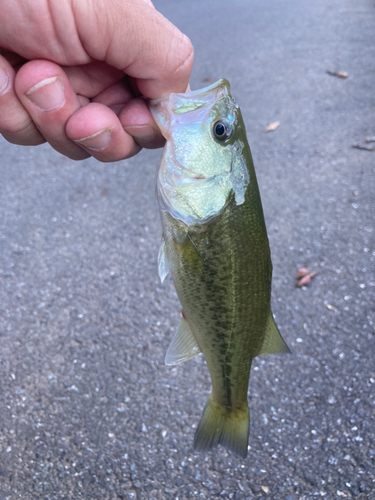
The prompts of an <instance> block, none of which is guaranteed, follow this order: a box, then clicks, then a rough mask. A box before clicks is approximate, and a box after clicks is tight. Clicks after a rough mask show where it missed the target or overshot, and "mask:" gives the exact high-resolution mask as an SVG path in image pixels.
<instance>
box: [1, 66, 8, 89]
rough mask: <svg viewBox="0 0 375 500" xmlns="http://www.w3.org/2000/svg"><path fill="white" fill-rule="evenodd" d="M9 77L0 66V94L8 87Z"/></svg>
mask: <svg viewBox="0 0 375 500" xmlns="http://www.w3.org/2000/svg"><path fill="white" fill-rule="evenodd" d="M8 83H9V76H8V75H7V73H6V72H5V70H4V69H3V68H2V67H1V66H0V93H1V92H4V90H5V89H6V88H7V87H8Z"/></svg>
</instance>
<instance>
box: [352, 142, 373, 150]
mask: <svg viewBox="0 0 375 500" xmlns="http://www.w3.org/2000/svg"><path fill="white" fill-rule="evenodd" d="M352 148H355V149H364V150H365V151H375V144H374V145H373V146H370V145H367V144H361V143H358V144H353V145H352Z"/></svg>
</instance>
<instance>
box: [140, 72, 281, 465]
mask: <svg viewBox="0 0 375 500" xmlns="http://www.w3.org/2000/svg"><path fill="white" fill-rule="evenodd" d="M150 109H151V112H152V114H153V116H154V119H155V120H156V122H157V124H158V125H159V127H160V129H161V131H162V133H163V135H164V136H165V138H166V140H167V142H166V145H165V147H164V151H163V156H162V160H161V164H160V167H159V171H158V175H157V196H158V201H159V206H160V213H161V220H162V228H163V239H164V241H163V244H162V247H161V249H160V252H159V275H160V278H161V280H162V281H163V280H164V278H165V277H166V275H167V274H168V272H169V271H171V274H172V278H173V281H174V284H175V287H176V291H177V295H178V297H179V299H180V302H181V304H182V319H181V323H180V325H179V327H178V329H177V332H176V334H175V336H174V337H173V339H172V342H171V344H170V346H169V348H168V351H167V355H166V360H165V362H166V364H167V365H174V364H178V363H181V362H183V361H186V360H188V359H190V358H192V357H194V356H195V355H197V354H198V353H200V352H202V353H203V354H204V356H205V359H206V362H207V365H208V369H209V371H210V375H211V381H212V393H211V395H210V396H209V398H208V401H207V403H206V406H205V409H204V412H203V415H202V418H201V421H200V423H199V425H198V427H197V430H196V434H195V441H194V447H195V449H197V450H199V451H208V450H211V449H212V448H213V447H215V446H217V445H218V444H221V445H223V446H225V447H226V448H228V449H229V450H231V451H233V452H234V453H236V454H238V455H240V456H241V457H245V456H246V455H247V449H248V437H249V423H250V418H249V408H248V402H247V392H248V384H249V376H250V367H251V362H252V360H253V359H254V358H255V357H256V356H260V355H263V354H273V353H281V352H290V351H289V349H288V347H287V345H286V344H285V342H284V341H283V339H282V338H281V336H280V333H279V331H278V329H277V326H276V324H275V322H274V319H273V315H272V312H271V307H270V299H271V276H272V264H271V257H270V249H269V244H268V237H267V231H266V226H265V223H264V217H263V209H262V204H261V199H260V195H259V190H258V184H257V180H256V176H255V171H254V166H253V161H252V157H251V152H250V148H249V145H248V142H247V139H246V131H245V125H244V122H243V119H242V116H241V112H240V109H239V107H238V106H237V104H236V102H235V101H234V99H233V97H232V96H231V93H230V86H229V82H228V81H227V80H220V81H219V82H217V83H215V84H213V85H211V86H209V87H207V88H204V89H202V90H197V91H194V92H189V93H186V94H171V95H170V96H169V97H168V98H164V99H159V100H154V101H151V102H150Z"/></svg>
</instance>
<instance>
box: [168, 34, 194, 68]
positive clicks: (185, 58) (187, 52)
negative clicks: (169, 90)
mask: <svg viewBox="0 0 375 500" xmlns="http://www.w3.org/2000/svg"><path fill="white" fill-rule="evenodd" d="M175 53H176V56H177V57H176V67H175V70H174V71H173V74H174V75H176V76H179V77H182V76H185V77H187V78H189V76H190V73H191V69H192V66H193V61H194V47H193V45H192V43H191V41H190V39H189V38H188V37H187V36H186V35H184V34H182V33H181V37H180V40H179V44H176V51H175Z"/></svg>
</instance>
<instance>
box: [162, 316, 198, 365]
mask: <svg viewBox="0 0 375 500" xmlns="http://www.w3.org/2000/svg"><path fill="white" fill-rule="evenodd" d="M200 352H201V349H200V347H199V345H198V344H197V341H196V340H195V337H194V334H193V332H192V331H191V328H190V326H189V323H188V322H187V321H186V319H185V318H182V319H181V322H180V324H179V325H178V328H177V332H176V333H175V334H174V337H173V339H172V341H171V343H170V344H169V347H168V351H167V354H166V356H165V364H166V365H178V364H179V363H183V362H184V361H187V360H188V359H190V358H194V356H196V355H197V354H199V353H200Z"/></svg>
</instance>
